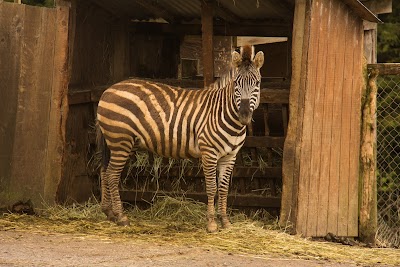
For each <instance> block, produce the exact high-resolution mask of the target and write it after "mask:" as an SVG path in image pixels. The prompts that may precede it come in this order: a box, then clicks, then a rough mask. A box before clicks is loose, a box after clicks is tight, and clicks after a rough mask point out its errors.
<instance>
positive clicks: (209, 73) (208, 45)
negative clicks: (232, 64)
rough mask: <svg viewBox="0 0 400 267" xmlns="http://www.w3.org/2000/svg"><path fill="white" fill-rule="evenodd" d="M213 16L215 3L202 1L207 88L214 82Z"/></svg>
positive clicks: (205, 82)
mask: <svg viewBox="0 0 400 267" xmlns="http://www.w3.org/2000/svg"><path fill="white" fill-rule="evenodd" d="M213 14H214V3H213V2H212V1H202V2H201V32H202V49H203V50H202V51H203V77H204V86H205V87H206V86H208V85H210V84H211V83H213V82H214V53H213V50H214V49H213V48H214V45H213Z"/></svg>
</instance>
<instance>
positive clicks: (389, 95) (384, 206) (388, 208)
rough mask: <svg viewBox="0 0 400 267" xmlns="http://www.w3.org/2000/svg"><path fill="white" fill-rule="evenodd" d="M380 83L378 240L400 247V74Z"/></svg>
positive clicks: (378, 114) (388, 76)
mask: <svg viewBox="0 0 400 267" xmlns="http://www.w3.org/2000/svg"><path fill="white" fill-rule="evenodd" d="M399 74H400V73H399ZM377 84H378V94H377V169H378V171H377V175H378V177H377V182H378V233H377V240H378V242H379V243H381V245H384V246H391V247H393V246H394V247H399V246H400V75H385V76H382V75H380V77H378V80H377Z"/></svg>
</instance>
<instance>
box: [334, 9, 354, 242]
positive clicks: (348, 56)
mask: <svg viewBox="0 0 400 267" xmlns="http://www.w3.org/2000/svg"><path fill="white" fill-rule="evenodd" d="M351 16H352V14H351V13H350V12H349V10H348V9H347V7H346V11H345V22H346V25H345V26H346V28H345V29H343V30H344V31H345V32H346V33H345V36H346V37H345V41H346V46H345V48H346V49H345V50H344V54H345V64H344V69H343V72H344V77H343V89H342V90H343V91H342V106H341V115H342V116H341V127H342V129H341V132H340V176H339V188H338V189H339V208H338V210H339V216H338V232H337V234H338V235H339V236H347V233H348V216H349V175H350V127H351V125H350V114H351V112H352V110H351V102H352V93H351V90H352V79H353V77H352V76H353V62H352V61H353V52H354V51H353V49H352V44H351V41H352V36H353V31H354V26H355V25H354V23H353V22H354V20H353V19H352V17H351Z"/></svg>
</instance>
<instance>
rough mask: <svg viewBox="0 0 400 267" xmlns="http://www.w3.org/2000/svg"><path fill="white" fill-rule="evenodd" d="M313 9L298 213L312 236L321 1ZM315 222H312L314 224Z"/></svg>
mask: <svg viewBox="0 0 400 267" xmlns="http://www.w3.org/2000/svg"><path fill="white" fill-rule="evenodd" d="M312 5H313V6H312V8H311V24H312V26H311V30H310V41H309V48H308V49H309V54H308V67H309V69H308V72H307V74H306V80H307V83H306V89H305V104H304V117H303V129H302V133H301V135H302V140H301V155H300V176H299V197H298V199H299V204H298V205H299V207H298V211H297V216H298V219H297V223H298V225H297V231H298V232H300V233H303V234H305V235H310V234H309V233H308V229H311V228H313V227H312V226H311V227H309V226H308V225H310V222H309V221H308V219H309V218H310V219H311V220H313V217H312V216H309V212H310V209H309V205H310V203H309V200H310V197H313V196H310V194H315V192H310V186H312V184H311V181H310V174H311V173H310V172H311V169H310V167H311V157H312V141H313V140H312V132H313V119H314V117H313V115H312V114H313V113H314V104H315V101H314V99H315V79H316V68H315V66H316V64H317V62H318V40H319V35H318V27H316V26H315V25H319V16H318V15H317V14H318V10H319V8H318V7H319V1H314V2H313V3H312ZM312 223H313V222H311V224H312Z"/></svg>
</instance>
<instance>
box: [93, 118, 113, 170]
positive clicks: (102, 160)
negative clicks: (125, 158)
mask: <svg viewBox="0 0 400 267" xmlns="http://www.w3.org/2000/svg"><path fill="white" fill-rule="evenodd" d="M96 148H97V149H96V157H97V158H98V160H96V162H98V163H99V165H100V166H101V168H102V169H106V168H107V166H108V162H109V161H110V149H109V148H108V146H107V143H106V140H105V139H104V135H103V133H102V132H101V130H100V125H99V122H98V121H96Z"/></svg>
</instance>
